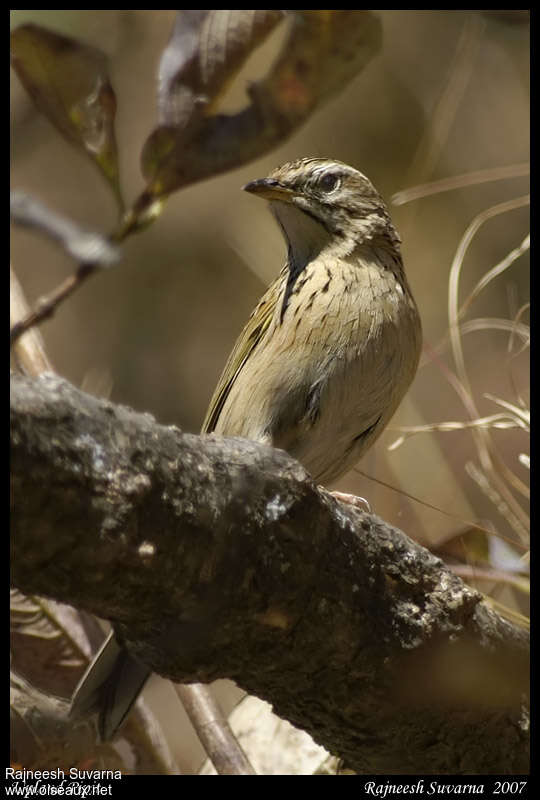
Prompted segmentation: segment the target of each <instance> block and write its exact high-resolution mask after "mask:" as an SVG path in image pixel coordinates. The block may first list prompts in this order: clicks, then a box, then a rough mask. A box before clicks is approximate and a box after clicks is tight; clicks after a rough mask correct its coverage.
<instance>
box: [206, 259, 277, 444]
mask: <svg viewBox="0 0 540 800" xmlns="http://www.w3.org/2000/svg"><path fill="white" fill-rule="evenodd" d="M286 274H287V268H286V267H285V268H284V269H283V270H282V272H281V274H280V276H279V278H277V280H276V281H275V282H274V283H273V284H272V285H271V286H270V287H269V288H268V289H267V291H266V293H265V294H264V295H263V297H262V299H261V301H260V302H259V304H258V305H257V306H256V308H255V309H254V310H253V312H252V314H251V316H250V318H249V320H248V321H247V324H246V326H245V328H244V330H243V331H242V333H241V334H240V336H239V337H238V339H237V340H236V344H235V345H234V347H233V350H232V353H231V355H230V356H229V360H228V361H227V364H226V365H225V369H224V370H223V372H222V374H221V377H220V379H219V382H218V385H217V386H216V390H215V392H214V395H213V397H212V399H211V401H210V405H209V407H208V411H207V412H206V417H205V419H204V422H203V425H202V433H211V432H212V431H213V430H215V428H216V425H217V422H218V419H219V415H220V414H221V410H222V408H223V406H224V404H225V401H226V400H227V397H228V396H229V392H230V391H231V387H232V386H233V384H234V382H235V380H236V379H237V377H238V375H239V374H240V372H241V370H242V368H243V367H244V364H245V363H246V362H247V360H248V358H249V357H250V355H251V353H252V352H253V350H254V349H255V348H256V347H257V345H258V344H259V342H260V341H261V340H262V338H263V336H264V334H265V333H266V331H267V330H268V328H269V326H270V323H271V321H272V317H273V316H274V312H275V309H276V304H277V302H278V300H279V298H280V297H281V291H280V284H281V283H282V282H283V280H284V276H285V275H286Z"/></svg>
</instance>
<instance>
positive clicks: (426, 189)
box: [391, 162, 531, 206]
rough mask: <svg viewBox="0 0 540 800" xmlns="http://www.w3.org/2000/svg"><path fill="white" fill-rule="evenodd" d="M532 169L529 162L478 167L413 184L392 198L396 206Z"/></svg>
mask: <svg viewBox="0 0 540 800" xmlns="http://www.w3.org/2000/svg"><path fill="white" fill-rule="evenodd" d="M530 171H531V165H530V164H529V163H528V162H523V163H521V164H511V165H510V166H508V167H490V168H489V169H478V170H475V171H474V172H466V173H464V174H463V175H454V176H452V177H451V178H441V180H438V181H430V182H429V183H422V184H420V185H418V186H411V187H410V188H409V189H402V190H401V191H400V192H396V193H395V194H394V195H392V198H391V199H392V203H393V204H394V205H395V206H402V205H405V203H410V202H412V201H413V200H420V199H421V198H422V197H429V196H430V195H434V194H441V192H450V191H452V190H453V189H463V188H465V187H467V186H476V185H478V184H480V183H490V182H492V181H502V180H507V179H509V178H521V177H523V176H525V175H529V174H530Z"/></svg>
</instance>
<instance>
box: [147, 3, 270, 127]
mask: <svg viewBox="0 0 540 800" xmlns="http://www.w3.org/2000/svg"><path fill="white" fill-rule="evenodd" d="M282 18H283V12H281V11H245V10H243V11H228V10H209V11H208V10H204V11H201V10H194V11H179V12H178V14H177V16H176V20H175V24H174V28H173V32H172V34H171V38H170V40H169V43H168V45H167V47H166V48H165V51H164V52H163V56H162V58H161V63H160V67H159V92H158V104H159V110H160V121H161V123H162V124H163V125H173V126H177V127H181V126H184V125H186V124H187V123H188V121H189V120H190V118H191V116H192V115H194V114H197V113H198V112H202V113H203V114H204V115H208V114H209V113H211V111H212V109H213V108H214V106H215V104H216V101H217V100H218V99H219V97H220V96H221V95H222V94H223V92H224V90H225V89H226V87H227V86H228V85H229V83H230V82H231V80H232V79H233V78H234V76H235V75H236V74H237V72H238V70H239V69H240V68H241V67H242V65H243V64H244V62H245V60H246V58H247V57H248V55H249V54H250V53H251V51H252V50H253V49H254V48H255V47H256V46H257V45H258V44H260V43H261V42H262V41H263V40H264V39H265V38H266V36H267V35H268V34H269V33H270V31H271V30H272V29H273V28H274V27H275V26H276V25H277V23H278V22H280V21H281V19H282Z"/></svg>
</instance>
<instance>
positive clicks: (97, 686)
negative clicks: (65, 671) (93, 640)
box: [70, 633, 151, 741]
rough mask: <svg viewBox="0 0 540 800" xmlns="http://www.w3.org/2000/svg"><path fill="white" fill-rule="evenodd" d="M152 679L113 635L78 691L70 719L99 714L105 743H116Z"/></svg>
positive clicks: (110, 635) (149, 673)
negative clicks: (114, 741)
mask: <svg viewBox="0 0 540 800" xmlns="http://www.w3.org/2000/svg"><path fill="white" fill-rule="evenodd" d="M150 675H151V670H149V669H148V667H145V666H144V664H141V662H140V661H137V660H136V659H135V658H134V657H133V656H132V655H130V654H129V652H128V651H127V650H126V649H125V648H124V647H122V646H121V645H120V643H119V642H118V640H117V639H116V637H115V635H114V633H111V634H109V636H108V637H107V639H106V640H105V642H104V643H103V645H102V647H101V649H100V650H99V651H98V653H97V655H96V656H95V658H94V660H93V661H92V662H91V663H90V665H89V667H88V669H87V670H86V672H85V673H84V675H83V676H82V678H81V680H80V681H79V684H78V686H77V688H76V689H75V693H74V695H73V698H72V700H71V708H70V716H71V717H73V718H74V719H77V718H81V717H85V716H88V715H90V714H93V713H97V715H98V731H99V735H100V737H101V740H102V741H108V740H109V739H112V738H113V737H114V735H115V734H116V732H117V730H118V728H119V727H120V725H121V724H122V722H123V721H124V719H125V718H126V716H127V715H128V713H129V711H130V709H131V707H132V705H133V704H134V702H135V701H136V699H137V697H138V696H139V694H140V692H141V691H142V688H143V686H144V684H145V683H146V681H147V679H148V678H149V677H150Z"/></svg>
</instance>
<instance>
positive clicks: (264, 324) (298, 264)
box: [71, 158, 422, 740]
mask: <svg viewBox="0 0 540 800" xmlns="http://www.w3.org/2000/svg"><path fill="white" fill-rule="evenodd" d="M243 188H244V189H245V191H247V192H249V193H251V194H254V195H255V196H257V197H260V198H262V199H264V200H266V201H268V203H269V205H270V209H271V211H272V212H273V214H274V217H275V219H276V220H277V223H278V225H279V227H280V228H281V231H282V233H283V237H284V239H285V243H286V245H287V258H286V262H285V265H284V267H283V269H282V270H281V272H280V273H279V275H278V277H277V278H276V280H275V281H274V282H273V283H272V284H271V285H270V287H269V288H268V289H267V291H266V292H265V294H264V295H263V297H262V298H261V300H260V301H259V303H258V304H257V306H256V307H255V309H254V310H253V312H252V314H251V316H250V317H249V319H248V321H247V323H246V325H245V327H244V329H243V330H242V332H241V333H240V335H239V337H238V339H237V341H236V344H235V345H234V347H233V349H232V352H231V354H230V356H229V359H228V361H227V363H226V365H225V367H224V369H223V372H222V374H221V377H220V379H219V381H218V383H217V386H216V389H215V391H214V394H213V396H212V399H211V401H210V404H209V407H208V411H207V414H206V417H205V419H204V422H203V425H202V433H203V434H208V433H215V434H220V435H222V436H240V437H245V438H247V439H251V440H254V441H257V442H260V443H263V444H267V445H271V446H272V447H276V448H280V449H282V450H285V451H287V452H288V453H289V454H290V455H291V456H293V457H294V458H296V459H297V460H298V461H299V462H300V463H301V464H302V465H303V466H304V467H305V469H306V470H307V471H308V472H309V473H310V474H311V476H312V477H313V479H314V480H315V481H316V482H317V483H319V484H323V485H324V486H332V485H333V484H334V483H335V482H336V481H337V480H338V478H339V477H340V476H342V475H343V474H344V473H345V472H347V471H348V470H349V469H350V468H351V467H353V466H354V465H355V464H356V463H357V462H358V460H359V459H360V458H361V457H362V456H363V455H364V453H365V452H366V451H367V450H368V449H369V448H370V447H371V446H372V445H373V444H374V442H375V441H376V440H377V438H378V437H379V436H380V434H381V433H382V431H383V430H384V429H385V427H386V426H387V424H388V422H389V421H390V419H391V418H392V416H393V415H394V413H395V411H396V409H397V407H398V405H399V404H400V402H401V400H402V399H403V397H404V395H405V393H406V392H407V390H408V388H409V386H410V384H411V383H412V381H413V378H414V376H415V373H416V370H417V367H418V362H419V358H420V353H421V348H422V327H421V321H420V315H419V312H418V308H417V305H416V303H415V300H414V297H413V294H412V291H411V288H410V286H409V282H408V280H407V276H406V274H405V270H404V266H403V260H402V257H401V250H400V244H401V240H400V237H399V234H398V232H397V231H396V229H395V227H394V225H393V223H392V221H391V219H390V215H389V213H388V209H387V207H386V205H385V203H384V200H383V199H382V197H381V195H380V194H379V192H378V191H377V190H376V189H375V187H374V185H373V184H372V183H371V181H370V180H369V179H368V178H367V177H366V176H365V175H364V174H363V173H362V172H360V171H358V170H357V169H355V168H354V167H352V166H349V165H347V164H345V163H343V162H341V161H337V160H334V159H327V158H302V159H298V160H295V161H291V162H288V163H286V164H283V165H282V166H280V167H277V168H276V169H274V170H272V171H271V172H270V174H269V175H268V176H267V177H265V178H259V179H257V180H253V181H251V182H250V183H248V184H246V185H245V186H244V187H243ZM338 497H339V495H338ZM150 674H151V673H150V670H149V669H148V668H147V667H146V666H145V665H144V664H142V663H141V662H139V661H137V660H136V659H135V658H134V657H133V656H131V655H130V653H129V652H128V651H127V650H126V649H125V648H124V647H123V646H122V644H121V642H119V641H118V639H117V638H116V636H115V634H114V633H111V634H110V636H109V637H108V639H107V640H106V641H105V643H104V645H103V647H102V648H101V650H100V652H99V653H98V655H97V656H96V658H95V660H94V661H93V662H92V664H91V665H90V667H89V670H88V671H87V673H86V674H85V675H84V676H83V678H82V680H81V682H80V683H79V685H78V687H77V689H76V691H75V694H74V698H73V701H72V707H71V708H72V711H71V713H72V716H75V717H77V716H81V715H83V714H88V713H90V712H93V711H94V712H95V711H97V713H98V730H99V733H100V737H101V739H102V740H107V739H110V738H112V737H113V736H114V734H115V733H116V731H117V730H118V728H119V727H120V725H121V724H122V722H123V720H124V719H125V717H126V716H127V714H128V712H129V710H130V708H131V706H132V705H133V703H134V701H135V699H136V697H137V696H138V694H139V692H140V691H141V690H142V687H143V685H144V683H145V681H146V679H147V678H148V677H149V675H150Z"/></svg>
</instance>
